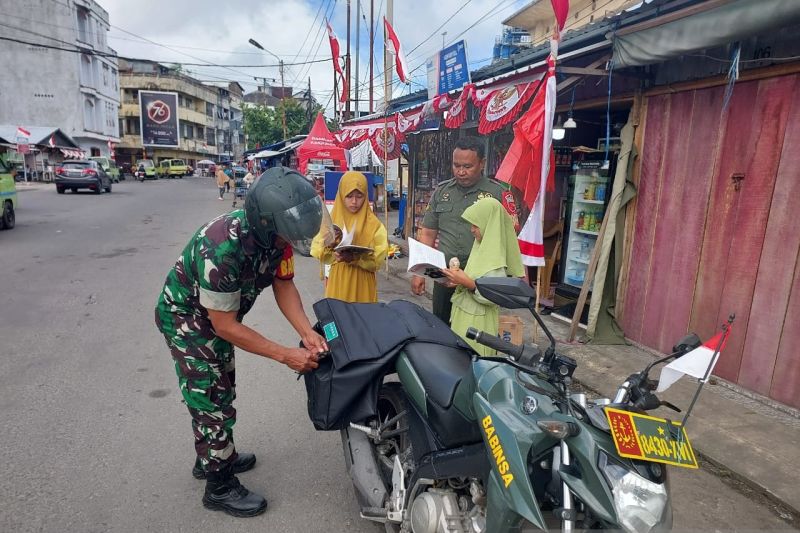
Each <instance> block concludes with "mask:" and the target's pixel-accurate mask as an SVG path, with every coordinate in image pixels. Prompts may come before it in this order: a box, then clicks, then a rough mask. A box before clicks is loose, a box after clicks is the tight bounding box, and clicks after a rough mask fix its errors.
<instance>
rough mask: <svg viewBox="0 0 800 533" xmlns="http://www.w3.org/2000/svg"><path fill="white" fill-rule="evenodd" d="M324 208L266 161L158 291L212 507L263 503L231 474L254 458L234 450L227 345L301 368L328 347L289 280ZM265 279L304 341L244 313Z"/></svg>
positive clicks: (243, 511)
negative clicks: (277, 334) (267, 328)
mask: <svg viewBox="0 0 800 533" xmlns="http://www.w3.org/2000/svg"><path fill="white" fill-rule="evenodd" d="M323 209H324V207H323V206H322V202H321V200H320V198H319V196H318V195H317V194H316V191H315V190H314V188H313V186H311V184H309V183H308V182H307V181H306V180H305V178H304V177H303V176H301V175H300V174H298V173H296V172H294V171H290V170H289V169H284V168H280V167H279V168H274V169H270V170H269V171H268V172H266V173H265V174H264V175H262V176H261V178H259V180H258V181H257V182H256V183H255V184H254V185H253V187H252V188H251V190H250V193H249V194H248V196H247V199H246V201H245V209H244V210H238V211H233V212H231V213H227V214H224V215H221V216H219V217H217V218H215V219H214V220H212V221H211V222H209V223H208V224H206V225H204V226H203V227H202V228H200V229H199V230H198V231H197V233H195V235H194V236H193V237H192V239H191V240H190V241H189V244H188V245H187V246H186V248H184V250H183V252H182V253H181V255H180V257H179V258H178V261H177V263H175V266H174V267H173V268H172V270H170V272H169V274H168V275H167V280H166V282H165V284H164V289H163V290H162V292H161V295H160V296H159V299H158V304H157V306H156V325H157V326H158V329H159V330H160V331H161V333H163V334H164V337H165V338H166V341H167V346H168V347H169V350H170V353H171V354H172V358H173V360H174V362H175V371H176V373H177V375H178V384H179V386H180V390H181V394H182V396H183V399H184V402H185V403H186V406H187V407H188V409H189V413H190V414H191V416H192V429H193V431H194V439H195V450H196V452H197V459H196V462H195V467H194V469H193V474H194V476H195V477H197V478H199V479H202V478H206V490H205V493H204V495H203V504H204V505H205V506H206V507H208V508H210V509H216V510H222V511H225V512H227V513H229V514H232V515H234V516H255V515H257V514H260V513H262V512H264V511H265V510H266V508H267V501H266V500H265V499H264V498H263V497H262V496H260V495H258V494H255V493H252V492H250V491H248V490H247V489H245V488H244V487H243V486H241V484H240V483H239V481H238V480H237V478H236V477H235V476H234V474H235V473H239V472H243V471H246V470H249V469H250V468H252V467H253V465H254V464H255V456H254V455H253V454H244V453H241V454H240V453H237V451H236V448H235V447H234V443H233V425H234V423H235V422H236V410H235V409H234V407H233V400H234V398H235V397H236V393H235V370H234V346H238V347H239V348H242V349H244V350H247V351H249V352H252V353H255V354H257V355H261V356H263V357H268V358H271V359H275V360H276V361H278V362H281V363H284V364H286V365H287V366H289V367H290V368H292V369H293V370H296V371H298V372H306V371H308V370H311V369H313V368H316V367H317V362H316V361H317V357H318V354H319V353H320V352H323V351H326V350H327V345H326V344H325V340H324V339H323V338H322V337H321V336H320V335H318V334H317V333H316V332H314V330H313V329H312V327H311V324H310V323H309V321H308V318H307V317H306V315H305V312H304V311H303V304H302V302H301V300H300V295H299V293H298V291H297V288H296V287H295V286H294V282H293V281H292V278H293V276H294V257H293V253H292V247H293V246H296V247H307V246H309V245H310V242H311V239H312V238H313V237H314V236H315V235H316V234H317V233H318V231H319V228H320V221H321V219H322V216H323V215H322V210H323ZM270 286H271V287H272V290H273V292H274V294H275V299H276V301H277V302H278V304H279V306H280V308H281V310H282V312H283V314H284V316H286V318H287V319H288V320H289V322H290V323H291V324H292V326H293V327H294V329H295V330H296V331H297V332H298V333H299V334H300V336H301V338H302V340H303V344H304V346H305V347H306V348H288V347H285V346H281V345H279V344H277V343H274V342H272V341H270V340H268V339H266V338H264V337H263V336H261V335H260V334H259V333H257V332H256V331H254V330H252V329H250V328H249V327H247V326H245V325H243V324H242V323H241V322H242V319H243V317H244V315H245V314H247V312H248V311H249V310H250V309H251V308H252V306H253V304H254V303H255V300H256V298H257V297H258V295H259V294H260V293H261V291H262V290H264V289H265V288H267V287H270Z"/></svg>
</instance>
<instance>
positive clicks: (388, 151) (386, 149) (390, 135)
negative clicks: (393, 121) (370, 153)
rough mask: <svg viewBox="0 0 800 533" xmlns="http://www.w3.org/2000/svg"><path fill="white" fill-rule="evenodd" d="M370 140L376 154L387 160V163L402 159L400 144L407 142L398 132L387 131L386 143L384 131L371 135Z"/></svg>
mask: <svg viewBox="0 0 800 533" xmlns="http://www.w3.org/2000/svg"><path fill="white" fill-rule="evenodd" d="M369 140H370V143H372V149H373V150H375V153H376V154H378V157H379V158H381V159H382V160H383V159H385V160H386V161H392V160H393V159H398V158H399V157H400V144H401V143H402V142H403V141H404V140H405V138H404V137H403V135H402V134H401V133H398V132H397V131H396V130H394V129H387V130H386V137H385V142H384V134H383V131H379V132H376V133H375V134H374V135H371V136H370V138H369Z"/></svg>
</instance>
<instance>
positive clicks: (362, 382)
mask: <svg viewBox="0 0 800 533" xmlns="http://www.w3.org/2000/svg"><path fill="white" fill-rule="evenodd" d="M314 313H315V314H316V316H317V320H318V322H317V324H316V326H315V329H316V330H317V331H318V332H319V333H320V334H321V335H323V336H324V337H325V338H326V341H327V342H328V347H329V349H330V352H331V356H330V357H326V358H323V359H322V360H320V362H319V368H317V369H316V370H314V371H312V372H308V373H306V374H305V375H304V379H305V385H306V391H307V393H308V415H309V417H310V418H311V422H312V423H313V424H314V427H315V428H316V429H318V430H323V431H329V430H336V429H342V428H344V427H347V426H348V425H349V423H350V422H363V421H364V420H366V419H368V418H370V417H373V416H375V415H376V414H377V403H378V390H379V389H380V385H381V382H382V380H383V377H384V376H385V375H386V374H389V373H391V372H393V371H394V364H395V361H396V359H397V356H398V355H399V354H400V352H401V351H402V349H403V347H404V346H405V345H406V344H408V343H409V342H425V343H432V344H441V345H445V346H452V347H454V348H460V349H466V350H469V349H470V348H469V345H468V344H466V342H464V341H463V340H462V339H461V338H460V337H459V336H458V335H456V334H455V333H453V330H451V329H450V327H449V326H448V325H447V324H445V323H444V322H442V321H441V320H439V319H438V318H437V317H436V316H434V315H433V314H432V313H430V312H428V311H426V310H424V309H422V308H421V307H419V306H418V305H416V304H414V303H411V302H407V301H404V300H395V301H393V302H391V303H389V304H388V305H387V304H383V303H376V304H351V303H346V302H342V301H340V300H334V299H329V298H326V299H324V300H320V301H319V302H317V303H315V304H314Z"/></svg>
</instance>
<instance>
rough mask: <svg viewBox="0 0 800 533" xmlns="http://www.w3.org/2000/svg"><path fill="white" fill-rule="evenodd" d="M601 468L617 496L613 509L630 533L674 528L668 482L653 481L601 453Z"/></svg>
mask: <svg viewBox="0 0 800 533" xmlns="http://www.w3.org/2000/svg"><path fill="white" fill-rule="evenodd" d="M598 463H599V466H600V470H601V471H602V472H603V475H604V476H605V478H606V481H608V484H609V486H610V487H611V492H612V493H613V495H614V510H615V511H616V513H617V517H618V519H619V525H621V526H622V527H623V528H624V529H625V530H626V531H628V532H630V533H634V532H635V533H649V532H651V531H664V530H669V529H671V527H672V507H671V506H670V502H669V493H668V492H667V485H666V483H654V482H652V481H650V480H649V479H645V478H643V477H642V476H640V475H639V474H637V473H636V472H632V471H631V470H629V469H627V468H626V467H624V466H623V465H622V464H620V463H617V462H616V461H614V460H612V459H610V458H609V457H608V455H606V454H605V453H603V452H600V457H599V461H598Z"/></svg>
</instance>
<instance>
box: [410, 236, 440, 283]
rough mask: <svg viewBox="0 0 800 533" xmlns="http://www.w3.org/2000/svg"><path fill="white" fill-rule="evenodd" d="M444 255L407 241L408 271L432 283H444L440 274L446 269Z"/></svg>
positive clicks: (424, 245) (423, 245) (417, 242)
mask: <svg viewBox="0 0 800 533" xmlns="http://www.w3.org/2000/svg"><path fill="white" fill-rule="evenodd" d="M446 268H447V265H446V264H445V259H444V253H442V252H441V251H440V250H437V249H436V248H431V247H430V246H428V245H426V244H422V243H421V242H419V241H417V240H414V239H408V271H409V272H411V273H412V274H416V275H418V276H427V277H429V278H433V279H434V281H441V282H446V281H447V278H446V277H445V275H444V274H443V273H442V270H444V269H446Z"/></svg>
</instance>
